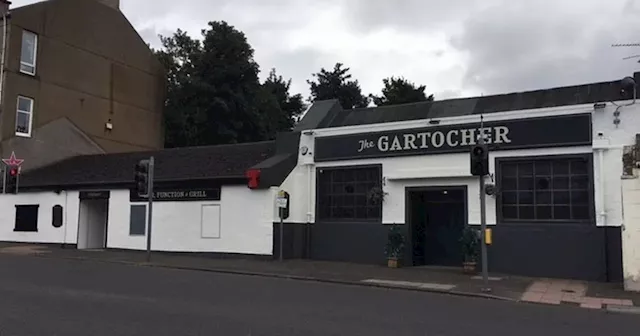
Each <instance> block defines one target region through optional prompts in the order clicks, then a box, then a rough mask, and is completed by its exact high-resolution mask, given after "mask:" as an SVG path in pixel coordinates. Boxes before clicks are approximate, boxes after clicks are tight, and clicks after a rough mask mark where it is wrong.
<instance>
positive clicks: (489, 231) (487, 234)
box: [484, 228, 491, 245]
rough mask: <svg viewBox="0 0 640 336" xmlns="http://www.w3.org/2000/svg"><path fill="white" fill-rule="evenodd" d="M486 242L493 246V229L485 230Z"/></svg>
mask: <svg viewBox="0 0 640 336" xmlns="http://www.w3.org/2000/svg"><path fill="white" fill-rule="evenodd" d="M484 241H485V242H486V243H487V245H491V229H489V228H487V229H486V230H485V235H484Z"/></svg>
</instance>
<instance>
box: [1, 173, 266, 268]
mask: <svg viewBox="0 0 640 336" xmlns="http://www.w3.org/2000/svg"><path fill="white" fill-rule="evenodd" d="M276 192H277V189H274V188H270V189H265V190H251V189H249V188H247V187H246V185H229V186H222V188H221V190H220V198H219V199H220V200H219V201H193V200H189V201H168V202H167V201H156V202H154V211H153V229H152V244H151V246H152V249H153V250H154V251H172V252H213V253H233V254H250V255H269V256H270V255H272V248H273V246H272V245H273V242H272V240H273V222H272V220H271V219H272V218H273V212H274V211H275V205H274V199H275V194H276ZM108 202H109V203H108V204H109V206H108V209H109V210H108V224H107V225H108V229H107V238H106V247H107V248H114V249H134V250H144V249H146V232H145V234H142V235H132V234H131V211H132V206H135V205H143V204H145V203H142V202H137V200H136V199H133V201H132V199H131V198H130V191H129V190H109V201H108ZM16 205H38V206H39V207H38V222H37V231H36V232H15V231H14V227H15V222H16ZM54 205H61V206H62V207H63V214H64V216H63V225H62V226H61V227H59V228H55V227H54V226H53V225H52V207H53V206H54ZM80 207H81V200H80V192H79V191H68V192H66V191H62V192H60V193H56V192H54V191H45V192H23V193H19V194H18V195H0V211H1V213H2V214H3V215H2V216H1V217H0V241H11V242H31V243H59V244H62V243H65V244H71V245H75V244H77V243H78V228H79V222H80ZM145 219H146V218H145Z"/></svg>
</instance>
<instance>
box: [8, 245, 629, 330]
mask: <svg viewBox="0 0 640 336" xmlns="http://www.w3.org/2000/svg"><path fill="white" fill-rule="evenodd" d="M639 334H640V316H638V315H618V314H611V313H604V312H601V311H590V310H586V309H580V308H573V307H553V306H538V305H530V304H525V303H511V302H502V301H492V300H485V299H475V298H463V297H455V296H447V295H440V294H429V293H419V292H411V291H403V290H385V289H377V288H366V287H354V286H342V285H332V284H322V283H313V282H301V281H294V280H281V279H270V278H261V277H251V276H235V275H224V274H217V273H207V272H197V271H184V270H171V269H162V268H148V267H136V266H125V265H116V264H107V263H95V262H84V261H71V260H55V259H44V258H42V259H41V258H36V257H25V256H8V255H0V335H1V336H14V335H16V336H18V335H19V336H32V335H33V336H36V335H37V336H45V335H47V336H49V335H51V336H53V335H64V336H75V335H78V336H87V335H91V336H103V335H109V336H115V335H153V336H163V335H170V336H188V335H207V336H212V335H224V336H235V335H242V336H248V335H252V336H253V335H273V336H275V335H278V336H288V335H304V336H313V335H322V336H329V335H367V336H376V335H385V336H390V335H393V336H399V335H421V336H424V335H429V336H432V335H433V336H453V335H463V336H471V335H492V336H494V335H495V336H501V335H508V336H513V335H519V336H526V335H535V336H539V335H549V336H551V335H566V336H572V335H580V336H585V335H598V336H603V335H606V336H616V335H636V336H637V335H639Z"/></svg>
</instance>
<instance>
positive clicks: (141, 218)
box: [129, 204, 147, 236]
mask: <svg viewBox="0 0 640 336" xmlns="http://www.w3.org/2000/svg"><path fill="white" fill-rule="evenodd" d="M146 232H147V206H146V205H145V204H132V205H131V214H130V218H129V235H130V236H144V235H145V234H146Z"/></svg>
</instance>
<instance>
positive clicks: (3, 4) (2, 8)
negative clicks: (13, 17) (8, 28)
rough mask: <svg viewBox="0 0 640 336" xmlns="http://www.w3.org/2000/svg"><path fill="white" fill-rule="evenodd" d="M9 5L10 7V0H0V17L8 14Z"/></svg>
mask: <svg viewBox="0 0 640 336" xmlns="http://www.w3.org/2000/svg"><path fill="white" fill-rule="evenodd" d="M9 7H11V1H7V0H0V18H2V17H4V16H5V15H9Z"/></svg>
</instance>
